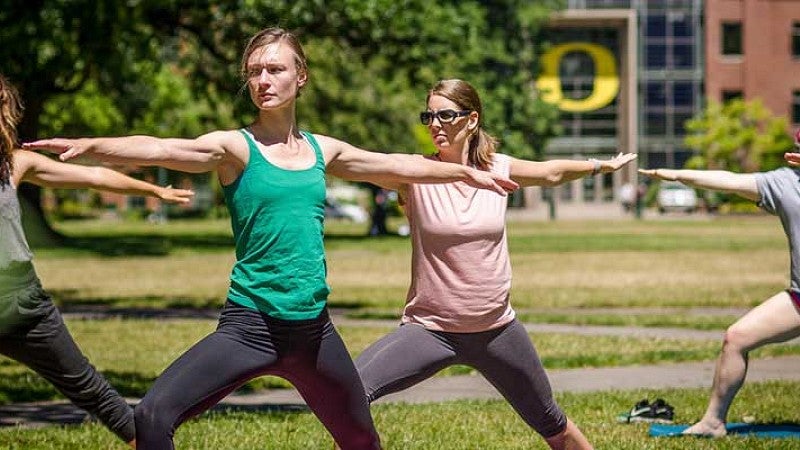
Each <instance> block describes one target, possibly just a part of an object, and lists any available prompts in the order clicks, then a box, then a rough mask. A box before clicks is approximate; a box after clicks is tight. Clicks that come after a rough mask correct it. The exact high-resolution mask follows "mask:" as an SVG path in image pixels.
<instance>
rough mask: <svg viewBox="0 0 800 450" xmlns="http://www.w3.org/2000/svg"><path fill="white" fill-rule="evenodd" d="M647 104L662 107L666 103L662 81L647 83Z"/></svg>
mask: <svg viewBox="0 0 800 450" xmlns="http://www.w3.org/2000/svg"><path fill="white" fill-rule="evenodd" d="M646 95H647V97H646V98H647V106H648V107H652V106H655V107H659V108H663V107H664V106H666V104H667V94H666V92H665V86H664V83H663V82H649V83H647V94H646Z"/></svg>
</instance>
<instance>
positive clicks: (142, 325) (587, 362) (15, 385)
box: [0, 319, 800, 403]
mask: <svg viewBox="0 0 800 450" xmlns="http://www.w3.org/2000/svg"><path fill="white" fill-rule="evenodd" d="M67 325H68V326H69V328H70V331H71V332H72V334H73V336H74V337H75V340H76V341H77V342H78V344H79V346H80V347H81V349H82V350H83V352H84V353H85V354H86V356H87V357H88V358H89V360H90V361H91V362H92V364H94V365H95V366H96V367H97V368H98V369H99V370H100V371H101V372H103V373H104V374H105V376H106V377H107V378H108V379H109V381H110V382H111V384H112V385H114V387H116V388H117V390H119V392H120V393H121V394H122V395H125V396H133V397H141V396H142V395H144V393H145V392H146V391H147V389H148V387H149V386H150V384H151V383H152V382H153V380H155V378H156V377H157V376H158V374H160V373H161V372H162V371H163V370H164V369H165V368H166V367H167V366H168V365H169V364H170V363H171V362H172V361H173V360H174V359H175V358H177V357H178V356H180V354H182V353H183V352H184V351H186V350H187V349H188V348H189V347H190V346H191V345H193V344H194V343H195V342H197V341H199V340H200V339H202V338H203V337H204V336H205V335H207V334H208V333H210V332H211V331H213V330H214V327H215V326H216V322H215V321H213V320H194V319H192V320H184V319H178V320H175V319H171V320H153V319H124V320H122V319H110V320H67ZM338 329H339V332H340V333H341V335H342V338H343V339H344V341H345V343H346V344H347V347H348V349H349V350H350V352H351V353H352V355H353V357H357V356H358V355H359V354H360V353H361V352H362V351H363V350H364V349H365V348H366V347H367V346H368V345H369V344H371V343H372V342H375V341H376V340H378V338H380V337H381V336H383V335H384V334H386V333H388V332H389V331H391V330H392V328H373V327H357V326H342V327H338ZM531 338H532V340H533V342H534V343H535V345H536V347H537V350H538V352H539V356H540V357H541V359H542V362H543V363H544V365H545V367H547V368H548V369H571V368H580V367H610V366H626V365H634V364H659V363H670V362H681V361H699V360H707V359H712V358H714V357H715V356H716V354H717V352H718V351H719V346H720V343H719V342H718V340H707V341H704V340H699V341H698V340H693V339H653V338H634V337H624V336H582V335H575V334H554V333H533V334H531ZM790 354H793V355H800V345H771V346H766V347H763V348H761V349H759V350H757V351H755V352H753V353H752V357H753V358H759V357H767V356H782V355H790ZM472 372H473V371H472V369H471V368H469V367H466V366H452V367H450V368H448V369H446V370H444V371H442V372H441V373H440V375H441V376H449V375H462V374H467V373H472ZM286 387H289V384H288V383H287V382H286V381H284V380H283V379H280V378H275V377H262V378H259V379H257V380H254V381H252V382H251V383H249V384H248V385H247V386H245V387H244V390H246V391H252V390H258V389H264V388H286ZM54 398H59V395H58V393H57V392H56V390H55V389H54V388H53V387H52V386H51V385H50V384H49V383H47V382H46V381H44V380H43V379H42V378H40V377H39V376H37V375H36V374H34V373H33V372H31V371H30V370H28V369H27V368H25V367H24V366H23V365H21V364H18V363H16V362H14V361H12V360H9V359H5V358H2V357H0V403H13V402H23V401H39V400H50V399H54Z"/></svg>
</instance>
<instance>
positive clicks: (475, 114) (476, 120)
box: [467, 111, 480, 132]
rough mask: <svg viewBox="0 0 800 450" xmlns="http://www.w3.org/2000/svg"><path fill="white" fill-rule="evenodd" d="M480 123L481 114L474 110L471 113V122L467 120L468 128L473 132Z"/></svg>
mask: <svg viewBox="0 0 800 450" xmlns="http://www.w3.org/2000/svg"><path fill="white" fill-rule="evenodd" d="M479 124H480V116H479V115H478V112H477V111H472V112H471V113H469V122H467V129H469V130H470V131H472V132H475V131H477V130H478V125H479Z"/></svg>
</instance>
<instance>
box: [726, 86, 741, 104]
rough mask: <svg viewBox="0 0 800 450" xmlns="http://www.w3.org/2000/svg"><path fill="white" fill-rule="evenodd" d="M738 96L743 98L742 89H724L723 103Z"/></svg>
mask: <svg viewBox="0 0 800 450" xmlns="http://www.w3.org/2000/svg"><path fill="white" fill-rule="evenodd" d="M737 98H742V91H740V90H727V89H726V90H724V91H722V103H728V102H729V101H731V100H734V99H737Z"/></svg>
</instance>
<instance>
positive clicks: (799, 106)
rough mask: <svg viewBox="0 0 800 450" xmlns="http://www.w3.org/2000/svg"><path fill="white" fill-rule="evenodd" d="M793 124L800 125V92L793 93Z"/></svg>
mask: <svg viewBox="0 0 800 450" xmlns="http://www.w3.org/2000/svg"><path fill="white" fill-rule="evenodd" d="M792 123H800V91H794V92H792Z"/></svg>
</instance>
